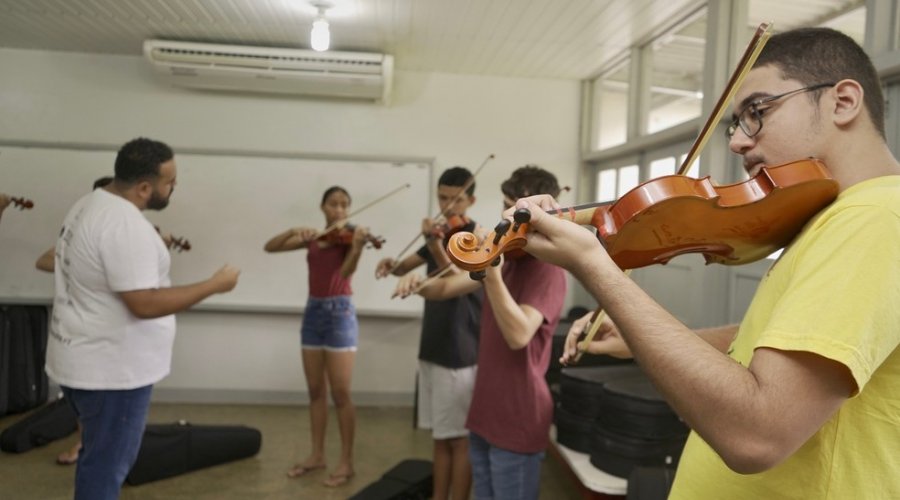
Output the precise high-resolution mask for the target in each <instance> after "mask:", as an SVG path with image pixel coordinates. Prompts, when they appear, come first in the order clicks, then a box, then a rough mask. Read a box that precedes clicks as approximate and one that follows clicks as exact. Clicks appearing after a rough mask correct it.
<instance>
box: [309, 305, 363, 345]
mask: <svg viewBox="0 0 900 500" xmlns="http://www.w3.org/2000/svg"><path fill="white" fill-rule="evenodd" d="M358 338H359V324H358V323H357V321H356V308H355V307H354V306H353V302H351V301H350V297H349V296H347V295H338V296H335V297H326V298H315V297H310V298H309V300H307V301H306V310H305V311H303V326H302V327H301V328H300V346H301V347H302V348H304V349H325V350H329V351H355V350H356V342H357V339H358Z"/></svg>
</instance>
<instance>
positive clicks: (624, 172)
mask: <svg viewBox="0 0 900 500" xmlns="http://www.w3.org/2000/svg"><path fill="white" fill-rule="evenodd" d="M640 172H641V171H640V168H639V167H638V166H637V165H627V166H624V167H619V168H610V169H606V170H601V171H600V172H598V173H597V201H599V202H604V201H615V200H618V199H619V198H621V197H622V195H623V194H625V193H627V192H628V191H631V190H632V189H634V188H635V187H636V186H637V185H638V183H639V180H640Z"/></svg>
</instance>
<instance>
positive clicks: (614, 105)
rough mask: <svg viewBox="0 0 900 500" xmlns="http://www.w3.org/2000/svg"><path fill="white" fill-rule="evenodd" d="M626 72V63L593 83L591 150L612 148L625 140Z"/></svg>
mask: <svg viewBox="0 0 900 500" xmlns="http://www.w3.org/2000/svg"><path fill="white" fill-rule="evenodd" d="M629 72H630V61H628V60H626V61H625V62H623V63H622V64H621V66H620V67H618V68H617V69H615V70H613V71H611V72H608V74H607V75H604V76H602V77H600V78H597V79H595V80H594V81H593V84H592V85H593V94H594V100H593V103H592V107H591V125H592V127H593V128H592V130H593V131H594V134H593V139H592V144H591V149H604V148H608V147H611V146H616V145H618V144H623V143H624V142H625V141H626V139H627V129H628V77H629Z"/></svg>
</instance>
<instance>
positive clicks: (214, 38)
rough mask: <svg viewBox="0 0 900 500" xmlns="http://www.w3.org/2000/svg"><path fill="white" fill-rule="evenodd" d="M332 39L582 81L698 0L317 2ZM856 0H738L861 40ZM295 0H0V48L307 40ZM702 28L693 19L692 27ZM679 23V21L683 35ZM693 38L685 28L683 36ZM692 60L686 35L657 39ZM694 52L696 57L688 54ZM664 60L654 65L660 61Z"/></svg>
mask: <svg viewBox="0 0 900 500" xmlns="http://www.w3.org/2000/svg"><path fill="white" fill-rule="evenodd" d="M321 1H323V2H324V1H327V2H328V3H329V5H331V8H329V9H328V11H327V14H326V16H327V18H328V20H329V22H330V24H331V33H332V48H333V49H335V50H349V51H365V52H385V53H390V54H393V55H394V56H395V60H396V66H397V67H398V68H400V69H408V70H421V71H441V72H450V73H465V74H481V75H498V76H515V77H536V78H566V79H582V78H586V77H588V76H590V75H593V74H596V73H597V72H598V71H599V70H601V69H603V68H605V67H608V66H609V65H610V64H611V63H612V62H613V61H615V60H617V59H621V57H622V55H623V54H624V53H626V52H627V50H628V48H629V47H631V46H633V45H635V44H642V43H647V42H649V41H650V40H652V39H653V38H654V37H655V36H657V35H659V34H660V33H661V32H662V30H663V29H667V28H669V27H671V26H673V25H675V24H676V23H678V22H680V21H682V20H684V19H685V18H686V17H689V16H690V15H691V13H693V12H696V11H697V10H698V9H700V8H702V6H703V5H704V4H705V2H703V1H702V0H452V1H451V0H321ZM863 3H864V2H863V0H791V1H789V2H786V1H784V0H750V2H749V5H750V9H749V18H750V23H749V24H751V25H752V26H756V25H757V24H758V23H759V22H762V21H765V20H774V21H775V22H776V28H777V29H788V28H792V27H795V26H800V25H804V24H809V23H816V24H819V23H823V22H829V23H831V24H832V25H835V27H838V28H839V29H842V30H846V31H851V32H852V31H856V32H857V33H851V35H853V36H856V37H857V38H858V39H860V40H861V37H862V26H863V25H864V14H860V11H859V10H856V11H853V9H855V8H856V7H859V6H860V5H862V4H863ZM315 15H316V8H315V7H313V5H312V4H311V3H310V2H309V1H305V0H0V47H13V48H22V49H42V50H59V51H76V52H94V53H108V54H134V55H137V54H140V53H141V47H142V42H143V40H144V39H148V38H166V39H175V40H185V41H198V42H216V43H227V44H244V45H261V46H277V47H293V48H308V42H309V30H310V27H311V23H312V21H313V19H314V17H315ZM697 29H698V30H700V36H702V33H703V31H702V25H701V26H700V27H699V28H697ZM684 33H687V31H683V34H684ZM693 36H696V33H694V34H693ZM667 50H668V52H667V53H666V58H667V61H668V64H669V65H670V66H671V67H672V68H673V71H674V70H675V69H678V70H680V72H681V73H691V72H695V71H698V70H699V69H700V68H702V51H699V50H697V48H696V46H692V45H691V42H690V41H689V40H686V41H683V43H682V42H676V43H673V44H671V45H670V46H669V47H668V49H667ZM698 54H699V58H698ZM663 69H664V68H663Z"/></svg>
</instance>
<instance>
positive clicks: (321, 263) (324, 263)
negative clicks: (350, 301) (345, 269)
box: [306, 241, 353, 299]
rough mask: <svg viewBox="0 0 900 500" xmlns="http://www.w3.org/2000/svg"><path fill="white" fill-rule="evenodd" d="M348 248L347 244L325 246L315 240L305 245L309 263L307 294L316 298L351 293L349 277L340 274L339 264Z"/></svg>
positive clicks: (342, 261)
mask: <svg viewBox="0 0 900 500" xmlns="http://www.w3.org/2000/svg"><path fill="white" fill-rule="evenodd" d="M349 250H350V246H349V245H331V246H327V247H325V248H322V247H320V246H319V244H318V243H317V242H315V241H312V242H310V244H309V247H307V253H306V262H307V263H308V264H309V296H310V297H315V298H317V299H323V298H325V297H334V296H336V295H353V290H351V289H350V278H351V277H352V275H351V276H347V277H346V278H344V277H343V276H341V265H342V264H343V263H344V257H346V256H347V252H348V251H349Z"/></svg>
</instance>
